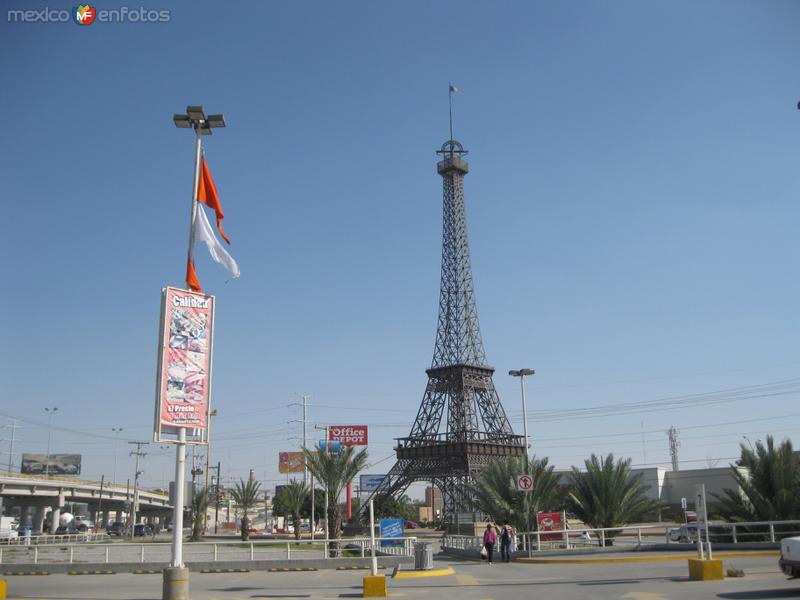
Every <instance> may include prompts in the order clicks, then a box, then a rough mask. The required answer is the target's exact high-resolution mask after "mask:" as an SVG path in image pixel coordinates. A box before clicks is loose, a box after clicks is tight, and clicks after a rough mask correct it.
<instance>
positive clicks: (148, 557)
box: [0, 537, 417, 564]
mask: <svg viewBox="0 0 800 600" xmlns="http://www.w3.org/2000/svg"><path fill="white" fill-rule="evenodd" d="M416 541H417V538H415V537H407V538H375V542H376V543H375V552H376V554H381V555H386V554H389V555H394V556H409V557H413V556H414V542H416ZM171 547H172V546H171V543H170V542H146V543H139V544H136V543H128V542H119V543H107V544H80V543H63V544H58V545H41V546H40V545H31V546H25V545H18V546H12V547H5V548H4V547H2V546H0V564H52V563H68V564H80V563H122V562H124V563H145V562H165V563H166V562H168V561H169V560H170V556H171ZM371 553H372V545H371V540H370V538H341V539H338V540H335V539H327V540H326V539H316V540H310V539H300V540H257V541H251V542H243V541H230V542H228V541H225V542H185V543H184V545H183V558H184V560H185V561H186V562H192V561H209V562H219V561H255V560H291V559H293V558H294V559H299V558H308V559H319V558H331V559H332V560H336V559H344V558H353V557H368V556H371Z"/></svg>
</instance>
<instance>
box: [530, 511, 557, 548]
mask: <svg viewBox="0 0 800 600" xmlns="http://www.w3.org/2000/svg"><path fill="white" fill-rule="evenodd" d="M536 523H537V524H538V525H539V531H559V530H560V529H561V513H560V512H540V513H536ZM540 538H541V540H542V541H543V542H546V541H553V540H561V539H563V535H562V534H560V533H550V534H547V535H545V534H542V535H541V536H540Z"/></svg>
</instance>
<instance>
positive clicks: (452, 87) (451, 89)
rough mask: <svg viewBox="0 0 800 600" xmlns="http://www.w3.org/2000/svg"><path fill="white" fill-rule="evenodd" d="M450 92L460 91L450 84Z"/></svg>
mask: <svg viewBox="0 0 800 600" xmlns="http://www.w3.org/2000/svg"><path fill="white" fill-rule="evenodd" d="M450 91H451V92H457V91H459V89H458V88H457V87H456V86H454V85H453V84H452V83H451V84H450Z"/></svg>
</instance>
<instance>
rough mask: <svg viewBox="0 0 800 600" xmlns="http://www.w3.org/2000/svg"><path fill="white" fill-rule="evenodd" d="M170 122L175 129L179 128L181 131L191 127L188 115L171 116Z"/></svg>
mask: <svg viewBox="0 0 800 600" xmlns="http://www.w3.org/2000/svg"><path fill="white" fill-rule="evenodd" d="M172 121H173V122H174V123H175V127H180V128H181V129H189V128H190V127H191V126H192V121H191V120H190V119H189V115H172Z"/></svg>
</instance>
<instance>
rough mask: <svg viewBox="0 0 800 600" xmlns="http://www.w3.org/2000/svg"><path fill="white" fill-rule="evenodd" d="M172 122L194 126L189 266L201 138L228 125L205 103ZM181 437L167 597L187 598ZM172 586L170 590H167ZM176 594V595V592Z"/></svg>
mask: <svg viewBox="0 0 800 600" xmlns="http://www.w3.org/2000/svg"><path fill="white" fill-rule="evenodd" d="M172 121H173V122H174V123H175V126H176V127H178V128H180V129H194V134H195V153H194V183H193V185H192V200H191V211H190V212H189V215H190V217H189V249H188V253H187V269H188V265H190V264H192V260H193V258H194V224H195V218H196V216H197V210H198V209H197V189H198V186H199V182H200V158H201V156H202V137H203V136H204V135H211V130H212V128H218V127H225V117H223V116H222V115H206V113H205V111H204V110H203V107H202V106H187V107H186V114H176V115H173V117H172ZM177 430H178V431H177V434H178V439H177V440H176V445H175V498H174V501H175V506H174V507H173V513H172V560H171V562H170V569H172V571H173V572H171V573H168V571H169V570H170V569H167V570H165V572H164V598H173V597H174V598H177V597H180V598H183V597H187V598H188V593H189V581H188V577H189V572H188V570H187V569H186V568H185V567H184V565H183V502H184V499H183V497H184V484H185V481H186V428H185V427H178V428H177ZM184 578H185V579H184ZM168 588H169V591H168ZM173 594H174V595H173Z"/></svg>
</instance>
